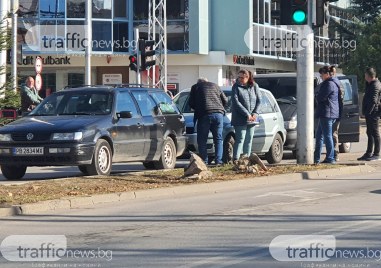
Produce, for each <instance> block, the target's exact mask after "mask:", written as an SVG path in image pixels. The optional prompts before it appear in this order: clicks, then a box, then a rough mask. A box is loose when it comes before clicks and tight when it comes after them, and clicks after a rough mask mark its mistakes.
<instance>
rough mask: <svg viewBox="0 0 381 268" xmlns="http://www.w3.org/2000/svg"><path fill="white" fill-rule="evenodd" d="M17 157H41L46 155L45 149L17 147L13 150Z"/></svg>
mask: <svg viewBox="0 0 381 268" xmlns="http://www.w3.org/2000/svg"><path fill="white" fill-rule="evenodd" d="M13 154H15V155H41V154H44V147H16V148H13Z"/></svg>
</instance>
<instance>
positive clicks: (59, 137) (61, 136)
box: [52, 132, 83, 141]
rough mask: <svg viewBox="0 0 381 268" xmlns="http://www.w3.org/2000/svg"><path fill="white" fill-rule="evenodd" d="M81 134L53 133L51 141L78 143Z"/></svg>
mask: <svg viewBox="0 0 381 268" xmlns="http://www.w3.org/2000/svg"><path fill="white" fill-rule="evenodd" d="M82 136H83V134H82V132H71V133H54V134H53V136H52V140H54V141H79V140H81V139H82Z"/></svg>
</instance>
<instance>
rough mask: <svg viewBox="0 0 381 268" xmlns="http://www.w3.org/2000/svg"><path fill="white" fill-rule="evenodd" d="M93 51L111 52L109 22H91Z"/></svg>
mask: <svg viewBox="0 0 381 268" xmlns="http://www.w3.org/2000/svg"><path fill="white" fill-rule="evenodd" d="M93 29H97V30H96V31H93V40H92V41H93V43H92V44H93V46H92V47H93V51H112V46H113V45H112V41H111V22H108V21H93Z"/></svg>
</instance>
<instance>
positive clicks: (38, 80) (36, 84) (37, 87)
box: [34, 74, 42, 90]
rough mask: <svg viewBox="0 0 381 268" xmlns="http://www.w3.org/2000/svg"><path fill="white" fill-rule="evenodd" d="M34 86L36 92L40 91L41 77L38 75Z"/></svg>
mask: <svg viewBox="0 0 381 268" xmlns="http://www.w3.org/2000/svg"><path fill="white" fill-rule="evenodd" d="M34 85H35V87H36V89H37V90H40V89H41V88H42V77H41V75H40V74H36V79H35V82H34Z"/></svg>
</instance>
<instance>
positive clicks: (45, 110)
mask: <svg viewBox="0 0 381 268" xmlns="http://www.w3.org/2000/svg"><path fill="white" fill-rule="evenodd" d="M63 97H64V96H63V95H50V96H49V97H47V98H45V99H44V101H43V104H42V105H40V106H38V107H37V108H36V109H34V110H33V111H32V112H31V113H30V115H56V114H57V113H58V107H59V105H60V104H61V101H62V100H63Z"/></svg>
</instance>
